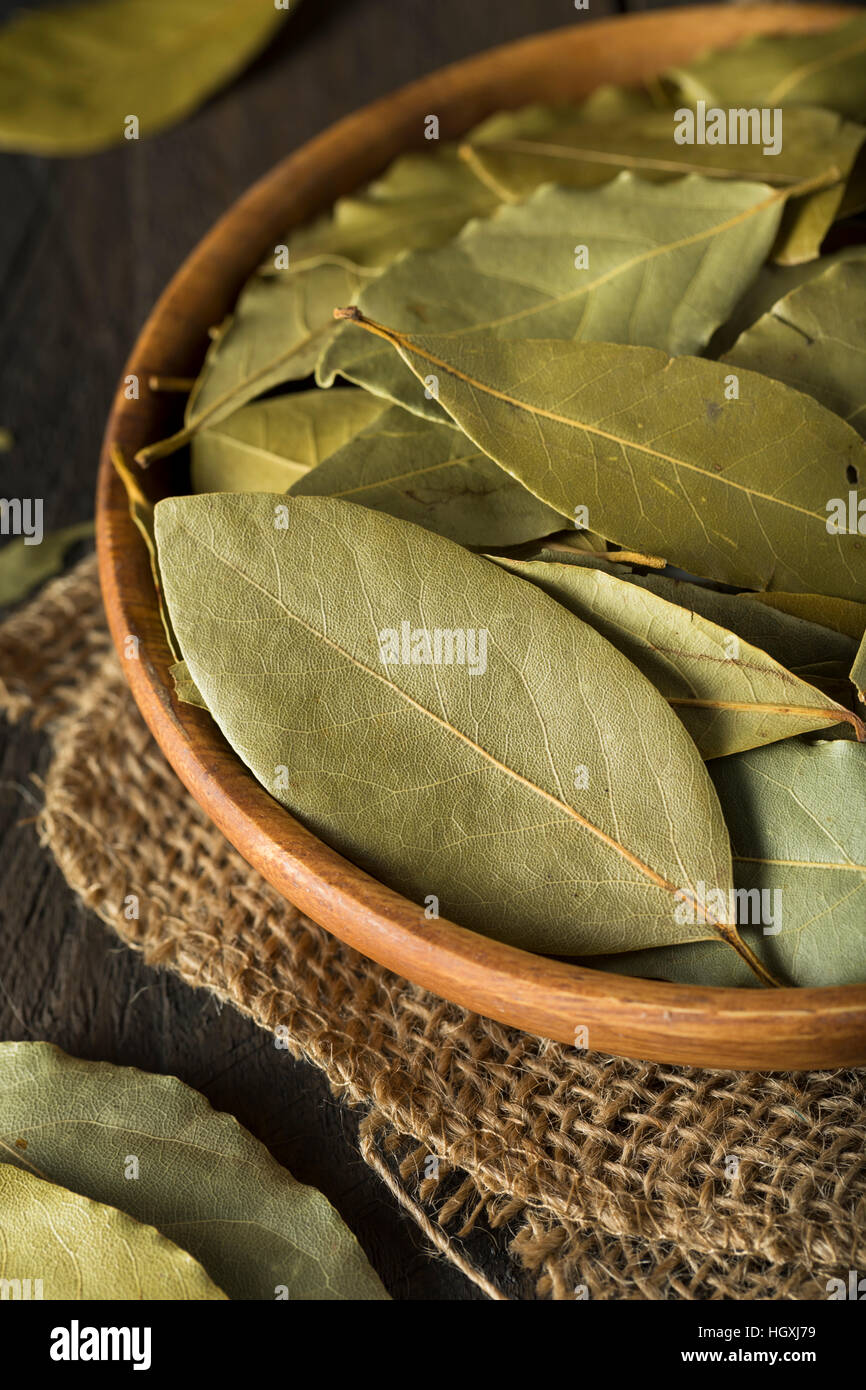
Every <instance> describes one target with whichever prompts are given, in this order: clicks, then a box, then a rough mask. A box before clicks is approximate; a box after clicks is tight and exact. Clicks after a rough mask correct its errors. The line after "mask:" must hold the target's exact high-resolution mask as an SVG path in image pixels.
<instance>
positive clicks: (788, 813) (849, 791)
mask: <svg viewBox="0 0 866 1390" xmlns="http://www.w3.org/2000/svg"><path fill="white" fill-rule="evenodd" d="M709 771H710V774H711V776H712V778H713V782H714V783H715V787H716V790H717V792H718V794H719V799H720V800H721V803H722V809H723V810H724V812H725V816H726V818H727V822H728V827H729V829H730V832H731V841H732V845H733V852H734V881H735V883H736V885H737V888H738V889H739V890H741V895H744V894H745V893H748V892H751V893H752V894H753V895H754V893H755V891H756V890H757V891H758V892H759V893H760V892H765V893H767V894H769V895H770V896H769V897H768V898H767V899H766V900H765V901H766V905H767V907H769V912H768V913H766V917H771V916H774V917H776V921H775V923H770V922H769V921H765V922H764V925H768V926H771V928H772V927H775V926H777V927H778V928H779V930H778V932H774V931H772V930H771V933H770V934H768V935H765V934H764V931H763V928H762V926H760V925H757V924H753V925H741V927H740V930H741V932H742V934H743V936H744V937H745V938H746V939H747V940H748V941H749V942H750V944H751V946H752V947H753V949H754V951H755V952H756V954H757V955H759V956H760V957H761V959H762V960H763V961H764V962H765V963H766V965H767V967H768V968H769V969H771V970H773V971H774V972H775V973H776V974H778V975H780V976H781V977H782V978H783V979H785V980H787V981H790V982H791V983H792V984H797V985H802V986H818V985H846V984H857V983H859V982H861V981H863V980H866V931H864V929H863V922H864V914H866V822H864V819H863V816H862V814H861V812H860V809H859V808H861V807H862V805H863V799H864V796H866V745H863V744H860V743H846V742H842V741H839V742H833V743H826V742H823V741H818V742H807V741H804V740H799V739H794V740H791V741H789V742H786V743H775V744H772V745H771V746H770V747H767V748H756V749H754V750H753V751H752V752H749V753H741V754H739V755H738V756H737V757H735V758H724V759H721V760H719V761H717V762H714V763H711V764H710V765H709ZM776 895H778V896H776ZM742 901H743V904H744V909H743V911H744V913H745V911H746V910H747V909H746V908H745V903H746V899H745V897H744V896H742ZM752 903H753V906H752V908H751V911H752V914H753V916H757V912H756V908H757V902H756V900H755V899H754V897H753V900H752ZM587 963H588V964H590V965H593V966H596V967H598V968H603V969H605V970H615V971H620V972H622V973H623V974H626V975H642V976H651V977H653V978H656V979H667V980H678V981H682V982H684V983H687V984H703V985H732V986H740V987H748V986H749V985H753V984H755V983H756V981H755V978H754V976H753V975H752V973H751V971H750V970H749V969H748V968H747V967H745V966H744V965H742V964H741V962H740V961H739V960H738V958H737V957H736V956H735V955H734V953H733V952H732V951H726V950H724V949H723V948H722V947H720V946H717V945H716V943H714V942H700V943H698V944H696V945H691V946H683V947H677V948H676V949H675V950H673V949H670V948H668V949H661V950H649V951H639V952H629V953H628V954H626V955H619V956H610V957H605V958H604V961H603V962H602V961H600V960H599V958H598V957H594V958H593V959H592V960H590V961H588V962H587Z"/></svg>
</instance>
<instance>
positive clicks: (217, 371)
mask: <svg viewBox="0 0 866 1390" xmlns="http://www.w3.org/2000/svg"><path fill="white" fill-rule="evenodd" d="M425 170H426V177H425V173H424V171H425ZM497 201H498V200H497V199H496V198H494V197H493V195H491V193H490V191H489V189H487V188H486V187H485V186H484V184H482V183H480V182H479V181H478V180H477V179H476V178H475V177H474V176H473V175H472V174H471V173H470V172H469V171H467V169H466V168H465V166H464V165H463V163H462V161H460V160H459V159H458V157H457V155H456V153H455V150H454V147H453V146H452V145H443V146H442V148H441V149H439V150H437V151H436V152H435V153H430V154H426V155H404V156H401V157H400V158H399V159H397V160H395V161H394V163H393V164H391V165H390V166H389V168H388V169H387V170H386V172H385V173H384V175H383V176H382V177H381V178H380V179H378V180H376V181H375V182H374V183H372V184H371V185H369V186H368V188H367V189H366V190H364V191H362V192H361V193H360V194H357V195H355V196H353V197H351V198H341V199H338V201H337V202H336V203H335V205H334V207H333V209H332V210H331V211H330V212H329V213H327V214H325V215H324V216H323V217H320V218H317V219H316V220H315V221H313V222H312V223H311V224H309V225H308V226H305V227H300V228H297V229H294V230H292V231H290V232H289V233H288V234H287V236H286V239H285V243H284V245H285V247H286V249H287V251H288V258H289V265H288V269H287V270H280V271H277V272H274V271H273V269H272V267H270V268H269V267H264V268H262V269H261V270H260V271H259V272H258V273H257V274H256V275H254V276H253V277H252V278H251V279H250V280H249V281H248V283H247V285H246V287H245V289H244V290H243V292H242V293H241V295H240V298H239V299H238V302H237V305H236V307H235V311H234V314H233V315H232V316H231V317H229V318H228V319H227V320H226V322H225V323H224V324H223V325H222V327H221V329H220V331H219V332H218V334H217V336H216V337H215V339H214V341H213V342H212V343H211V346H210V348H209V350H208V354H207V358H206V360H205V363H204V366H203V368H202V371H201V373H200V375H199V378H198V381H197V382H196V386H195V388H194V390H193V392H192V394H191V395H190V398H189V401H188V403H187V409H186V416H185V422H184V428H183V429H182V430H180V431H178V432H177V433H176V434H174V435H172V436H171V437H170V438H168V439H165V440H160V441H159V442H158V443H156V444H153V445H150V446H148V447H147V448H145V449H142V450H140V451H139V453H138V455H137V458H138V461H139V463H147V462H149V461H150V460H151V459H154V458H161V457H162V456H163V455H165V454H168V453H172V452H173V451H174V450H175V449H177V448H179V447H180V446H181V445H182V444H185V443H186V442H187V441H188V440H189V439H190V438H191V437H192V436H193V435H194V434H195V433H196V432H197V431H198V430H200V429H202V428H203V427H204V426H208V425H210V426H213V425H214V424H216V423H217V422H218V421H220V420H222V419H224V418H225V417H226V416H227V415H230V414H231V413H232V412H233V411H235V410H237V409H239V408H240V406H242V405H244V404H246V402H247V401H250V400H252V399H254V397H256V396H260V395H262V394H263V393H264V392H266V391H269V390H271V389H273V388H274V387H275V386H279V385H282V384H283V383H285V382H289V381H300V380H301V379H302V378H303V377H305V376H309V375H310V374H311V373H312V371H313V369H314V368H315V365H316V362H317V361H318V358H319V356H320V355H321V353H322V352H323V351H324V349H325V347H326V345H327V343H328V341H329V340H330V338H331V337H333V336H334V334H335V332H336V328H337V325H335V323H334V320H333V315H332V310H333V308H334V305H335V304H344V303H345V304H348V303H351V302H352V301H354V300H355V299H356V298H357V296H358V294H360V291H361V289H362V288H363V286H364V285H365V284H367V283H368V282H369V281H370V280H371V279H375V277H376V276H377V275H378V274H379V272H380V270H381V269H382V267H383V266H385V265H387V264H388V263H389V261H391V260H393V259H394V257H395V256H397V255H399V254H400V253H401V252H402V251H406V250H410V249H412V248H413V247H415V246H420V247H428V246H435V245H438V244H439V243H440V242H444V241H447V240H448V239H449V238H450V237H451V236H453V235H454V233H455V232H456V231H457V230H458V229H459V228H460V227H461V226H462V224H463V223H464V222H465V221H466V220H467V219H468V218H470V217H483V216H484V215H485V213H487V212H489V211H490V210H491V209H492V208H493V207H494V206H496V203H497Z"/></svg>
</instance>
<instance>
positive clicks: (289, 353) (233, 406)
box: [136, 262, 375, 464]
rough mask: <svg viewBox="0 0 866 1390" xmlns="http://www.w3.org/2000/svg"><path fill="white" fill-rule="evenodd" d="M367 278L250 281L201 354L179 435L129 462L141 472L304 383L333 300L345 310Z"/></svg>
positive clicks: (342, 268)
mask: <svg viewBox="0 0 866 1390" xmlns="http://www.w3.org/2000/svg"><path fill="white" fill-rule="evenodd" d="M372 274H375V272H373V271H362V270H359V269H356V268H354V267H352V266H349V265H342V264H337V263H335V262H325V263H323V264H321V265H314V266H310V267H309V268H308V269H307V270H299V271H297V272H293V273H292V274H286V275H272V276H265V275H261V274H257V275H254V276H253V277H252V279H251V280H250V281H249V282H248V283H247V285H246V287H245V288H244V290H243V291H242V293H241V296H240V298H239V299H238V302H237V305H236V306H235V311H234V314H233V315H232V316H231V317H230V318H228V319H227V320H226V321H225V323H224V324H223V325H222V326H221V328H220V329H219V331H218V333H217V334H216V336H215V338H214V339H213V341H212V343H211V345H210V347H209V348H208V352H207V357H206V358H205V363H204V366H203V367H202V370H201V373H200V375H199V377H198V379H197V381H196V384H195V386H194V388H193V390H192V392H191V393H190V397H189V400H188V402H187V408H186V415H185V423H184V426H183V429H181V430H178V431H177V432H176V433H175V434H173V435H170V436H169V437H168V438H167V439H161V440H159V441H158V442H157V443H155V444H150V445H148V446H147V447H146V448H144V449H140V450H139V451H138V453H137V454H136V460H137V461H138V462H139V463H141V464H147V463H150V462H151V460H153V459H157V458H163V457H164V456H165V455H166V454H171V453H174V451H175V449H179V448H180V447H181V445H183V444H186V443H187V442H188V441H189V440H190V439H191V438H192V436H193V435H194V434H195V433H196V432H197V431H198V430H201V429H203V428H204V427H205V426H208V425H209V426H213V425H215V424H217V422H218V421H220V420H223V419H225V417H226V416H227V415H231V414H232V412H234V411H236V410H238V409H239V408H240V407H241V406H242V405H245V404H246V402H247V401H250V400H252V399H253V397H254V396H260V395H262V394H263V393H264V392H265V391H270V390H271V389H272V388H273V387H275V386H280V385H282V384H283V383H284V382H287V381H300V380H301V379H302V378H303V377H305V376H309V375H310V373H311V372H312V371H313V368H314V367H315V365H316V362H317V360H318V357H319V354H320V352H321V351H322V348H323V347H324V345H325V343H326V342H327V340H328V339H329V338H330V337H332V336H333V333H334V323H333V308H334V304H335V303H337V302H338V301H337V300H335V299H334V295H341V294H342V295H343V296H344V297H345V299H346V302H351V301H352V300H353V299H354V298H355V296H356V295H357V294H358V292H359V290H360V288H361V285H362V284H363V282H364V280H365V279H367V278H369V276H370V275H372Z"/></svg>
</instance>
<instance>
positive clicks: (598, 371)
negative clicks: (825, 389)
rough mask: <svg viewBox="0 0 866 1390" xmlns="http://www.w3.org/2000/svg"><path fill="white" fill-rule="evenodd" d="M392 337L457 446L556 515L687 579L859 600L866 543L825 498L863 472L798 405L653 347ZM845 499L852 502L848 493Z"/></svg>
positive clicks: (376, 327) (825, 414) (757, 382)
mask: <svg viewBox="0 0 866 1390" xmlns="http://www.w3.org/2000/svg"><path fill="white" fill-rule="evenodd" d="M345 316H346V317H351V318H353V319H354V321H355V322H356V323H358V324H359V325H360V326H362V327H363V328H364V329H365V330H366V331H368V332H371V333H374V334H376V335H377V336H378V337H380V338H383V339H384V340H385V341H386V342H388V343H390V344H391V345H392V346H393V347H394V348H395V350H396V351H398V352H399V353H400V355H401V357H402V358H403V360H404V361H405V362H406V363H407V365H408V366H410V367H411V368H412V370H413V372H414V373H415V375H416V376H417V377H419V379H420V380H422V381H423V380H424V379H425V378H427V377H429V375H431V374H435V375H436V377H437V380H438V394H439V401H440V403H441V404H442V405H443V406H444V407H445V409H446V410H447V411H448V413H449V415H451V417H452V419H453V420H454V421H455V422H456V423H457V424H458V425H459V426H460V428H461V429H462V430H463V431H464V433H466V434H468V435H469V438H470V439H472V440H474V442H475V443H476V444H477V445H479V447H480V448H482V449H483V450H484V452H485V453H486V454H488V455H489V456H490V457H491V458H493V459H495V460H496V462H497V463H499V464H501V465H502V467H503V468H505V469H506V470H507V471H508V472H509V473H511V474H512V476H513V477H516V478H517V479H518V480H519V481H520V482H522V483H523V484H524V486H525V487H528V488H529V490H530V491H531V492H534V493H535V495H536V496H537V497H540V498H541V500H542V501H543V502H546V503H547V504H548V506H551V507H554V508H556V510H557V511H559V512H561V513H562V514H563V515H564V516H566V515H568V516H570V515H573V513H574V508H575V507H576V506H578V505H581V506H585V507H586V508H587V511H588V524H589V525H590V526H592V527H593V528H594V529H595V530H596V531H599V532H600V533H601V534H602V535H604V536H607V535H614V536H616V538H617V540H618V541H619V542H620V544H621V545H623V546H625V547H629V548H633V549H635V550H642V551H648V552H651V553H656V554H664V555H665V556H666V558H667V559H668V560H669V561H670V562H671V563H673V564H676V565H678V566H679V567H681V568H682V569H684V570H687V571H688V572H689V573H690V574H700V575H705V576H708V577H711V578H714V579H716V580H719V581H721V582H723V583H727V584H736V585H741V586H742V587H744V588H747V587H748V588H756V589H760V588H781V589H793V590H795V591H796V590H802V591H804V592H806V591H808V590H810V589H812V588H819V589H820V588H822V587H823V588H827V589H828V590H829V591H830V592H831V593H832V594H833V595H834V596H836V597H840V598H859V597H860V595H862V593H863V592H864V590H866V549H864V547H863V546H862V545H860V543H859V536H857V535H856V534H849V533H847V532H845V533H836V532H832V533H831V532H830V531H828V529H827V526H828V521H829V520H831V518H832V513H830V514H828V499H834V498H847V497H848V494H849V492H850V491H853V489H852V488H851V485H850V483H849V482H848V476H849V474H848V472H847V471H846V470H848V469H850V468H853V469H854V470H855V472H854V474H853V475H851V476H862V477H866V445H864V443H863V441H862V440H861V439H860V438H859V436H858V435H857V434H856V433H855V431H854V430H852V429H851V428H850V426H849V425H846V424H845V422H844V421H843V420H840V419H838V417H837V416H835V415H833V414H831V413H830V411H828V410H826V409H825V408H824V407H823V406H820V405H818V403H817V402H816V401H813V400H812V399H811V398H810V397H809V396H804V395H802V394H801V393H800V392H797V391H792V390H791V388H790V387H788V386H783V385H782V384H781V383H780V382H776V381H772V380H770V379H769V378H766V377H762V376H758V375H757V374H756V373H754V372H745V371H742V370H740V371H739V372H738V373H737V375H738V377H739V398H738V399H736V400H726V398H725V386H726V375H727V372H728V368H727V367H725V366H724V364H722V363H719V362H710V361H707V360H705V359H701V358H696V357H676V358H669V357H667V355H666V354H665V353H663V352H660V351H659V350H657V349H655V348H639V347H623V346H619V345H616V344H610V343H563V342H552V341H549V340H542V341H539V340H526V341H520V340H500V339H495V338H485V339H480V340H477V339H473V340H471V341H467V340H465V339H461V338H458V337H452V336H450V335H447V334H441V335H427V334H424V335H421V334H417V335H414V336H410V335H409V334H402V333H397V332H395V331H394V330H393V329H390V328H385V327H383V326H382V325H381V324H377V323H374V322H372V321H370V320H369V319H366V318H364V316H363V315H361V314H360V313H359V311H358V310H357V309H348V310H346V311H345ZM855 495H856V494H855Z"/></svg>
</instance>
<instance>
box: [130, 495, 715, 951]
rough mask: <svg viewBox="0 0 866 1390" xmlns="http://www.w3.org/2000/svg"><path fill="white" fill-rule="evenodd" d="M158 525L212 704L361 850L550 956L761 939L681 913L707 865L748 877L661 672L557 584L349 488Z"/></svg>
mask: <svg viewBox="0 0 866 1390" xmlns="http://www.w3.org/2000/svg"><path fill="white" fill-rule="evenodd" d="M156 528H157V540H158V545H159V554H160V563H161V565H162V568H163V573H164V575H165V581H166V593H167V596H168V603H169V607H170V609H171V614H172V619H173V621H174V622H175V625H176V628H177V630H178V633H179V636H180V641H181V646H182V648H183V652H184V656H185V658H186V661H187V664H188V666H189V669H190V672H191V674H192V676H193V679H194V680H195V683H196V685H197V686H198V688H199V690H200V691H201V693H202V696H203V698H204V699H205V701H206V702H207V705H208V708H209V709H210V710H211V712H212V714H213V717H214V719H215V720H216V722H217V724H218V725H219V727H220V728H221V729H222V731H223V733H224V734H225V736H226V738H227V739H228V740H229V742H230V743H231V745H232V747H233V748H234V749H235V751H236V752H237V753H238V754H239V756H240V757H241V758H242V759H243V760H244V762H245V763H246V764H247V766H248V767H250V768H251V769H252V771H253V772H254V773H255V775H256V776H257V777H258V778H259V780H260V781H261V782H262V783H263V785H264V786H266V787H267V788H268V790H269V791H271V792H272V794H273V795H274V796H275V797H276V798H277V799H278V800H280V801H281V802H282V803H283V804H284V805H286V806H288V807H289V809H290V810H292V811H293V812H294V813H295V814H297V815H298V816H299V817H300V818H301V820H302V821H303V822H304V823H305V824H306V825H308V826H309V827H310V829H311V830H313V831H314V833H316V834H318V835H320V836H322V837H323V838H324V839H325V840H327V841H328V842H329V843H330V844H331V845H333V846H334V847H335V848H336V849H337V850H339V851H340V852H341V853H343V854H345V855H347V856H348V857H349V858H351V859H353V860H354V861H355V862H356V863H357V864H359V865H360V866H361V867H362V868H364V869H366V870H367V871H368V872H370V873H372V874H375V875H376V876H378V877H379V878H380V879H381V880H382V881H383V882H385V883H388V884H390V885H392V886H394V887H396V888H399V889H400V890H401V891H403V892H404V893H406V894H407V895H408V896H409V897H410V898H412V899H413V900H414V901H416V902H419V903H423V902H425V900H426V901H427V902H428V903H429V901H430V895H433V897H435V898H436V899H438V902H437V904H436V907H437V910H438V911H439V912H440V913H441V914H442V915H443V916H448V917H451V918H452V919H454V920H456V921H458V922H461V923H462V924H463V925H465V926H469V927H473V928H475V929H477V930H479V931H483V932H487V933H488V934H490V935H494V936H496V937H499V938H500V939H501V940H504V941H509V942H512V943H514V944H517V945H521V946H525V947H528V948H530V949H534V950H541V951H550V952H555V953H557V954H575V953H578V952H579V953H594V952H596V951H603V950H608V951H609V950H624V949H626V948H629V947H633V946H635V945H637V944H638V943H641V944H646V945H648V944H650V943H651V942H653V943H656V944H659V943H661V942H673V941H677V940H683V939H689V940H694V939H696V938H702V937H714V936H720V937H722V938H724V939H725V940H727V941H729V942H730V944H731V946H732V948H734V949H737V950H739V949H741V944H740V943H739V942H738V941H737V939H736V938H735V937H733V936H732V935H731V933H730V932H729V930H728V925H727V923H726V922H724V921H720V920H719V919H718V918H717V917H712V916H711V917H710V919H709V920H705V921H702V922H701V923H700V924H695V923H692V924H691V925H690V926H689V927H688V928H686V929H685V936H683V935H682V932H683V928H680V927H678V926H677V924H676V921H675V916H676V903H677V901H678V900H679V899H680V898H681V899H682V900H683V901H690V900H691V896H690V895H692V894H693V888H692V883H693V881H696V880H698V879H703V880H705V881H706V882H709V883H712V884H720V885H722V886H723V887H724V885H727V884H729V883H730V863H729V859H728V846H727V840H726V836H725V833H724V829H723V826H722V822H721V815H720V812H719V810H718V806H717V803H716V800H715V797H714V795H713V793H712V788H711V784H710V782H709V779H708V776H707V774H706V771H705V769H704V767H703V764H702V763H701V760H700V757H699V755H698V752H697V750H696V749H695V747H694V745H693V743H692V742H691V740H690V739H689V737H688V735H687V734H686V732H685V730H684V728H683V726H682V724H681V723H680V722H679V720H678V719H677V718H676V716H675V715H674V714H673V713H672V711H671V710H670V708H669V706H668V705H666V704H665V702H664V700H662V699H661V697H660V696H659V695H658V694H657V692H656V691H655V690H653V688H652V686H651V685H650V683H649V682H648V681H647V680H646V679H645V677H644V676H642V675H641V674H640V672H639V671H637V670H636V669H635V667H633V666H632V665H631V664H630V663H629V662H628V661H627V660H626V659H625V658H624V657H623V656H621V655H620V653H619V652H617V651H616V650H615V648H613V647H611V646H610V645H609V644H608V643H607V642H606V641H605V640H604V638H602V637H600V636H599V635H598V633H597V632H595V631H594V630H593V629H592V628H591V627H588V626H587V625H586V624H584V623H581V622H580V621H579V620H578V619H577V618H575V617H573V616H572V615H571V614H570V613H568V612H566V610H565V609H564V608H562V607H561V606H560V605H559V604H558V603H555V602H554V601H553V600H552V599H550V598H548V597H547V595H546V594H543V593H541V592H540V591H539V590H537V589H535V588H534V586H531V585H529V584H526V583H524V582H523V581H521V580H519V579H516V578H515V577H514V576H512V575H509V574H506V573H505V572H504V571H503V570H502V569H501V568H500V567H499V566H498V565H495V564H491V563H490V562H489V561H488V560H486V559H484V558H482V557H481V556H476V555H472V554H470V553H469V552H468V551H466V550H463V549H462V548H461V547H460V546H457V545H454V544H453V543H452V542H451V541H447V540H445V539H443V538H442V537H441V536H436V535H434V534H433V533H432V532H429V531H425V530H423V529H421V528H420V527H417V526H412V525H410V524H408V523H407V522H403V521H397V520H395V519H394V518H392V517H388V516H384V515H382V514H381V513H379V512H373V511H369V510H368V509H366V508H364V507H358V506H353V505H352V504H351V503H348V502H342V501H337V500H334V499H332V498H298V499H295V500H290V501H289V502H288V503H286V500H285V498H284V497H282V496H280V495H272V496H271V497H268V496H266V495H265V494H262V493H258V494H250V495H249V496H242V495H240V494H237V493H212V494H208V495H206V496H201V497H174V498H166V499H165V500H164V501H162V502H160V503H159V504H158V506H157V508H156ZM323 557H327V561H326V563H323ZM404 625H405V626H404ZM437 632H438V633H439V638H438V644H439V645H438V648H437V645H436V641H437V639H436V633H437ZM413 634H414V635H413ZM443 634H448V635H443ZM413 650H414V653H415V658H416V659H415V660H413V659H412V653H413ZM437 655H438V656H439V657H440V658H441V660H440V661H437V659H436V658H437ZM405 657H408V660H404V658H405ZM449 657H450V658H451V659H450V660H449ZM427 658H429V660H428V659H427ZM565 671H568V672H573V673H574V674H573V677H572V678H571V679H569V680H563V679H562V673H563V672H565ZM678 895H679V897H678Z"/></svg>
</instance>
